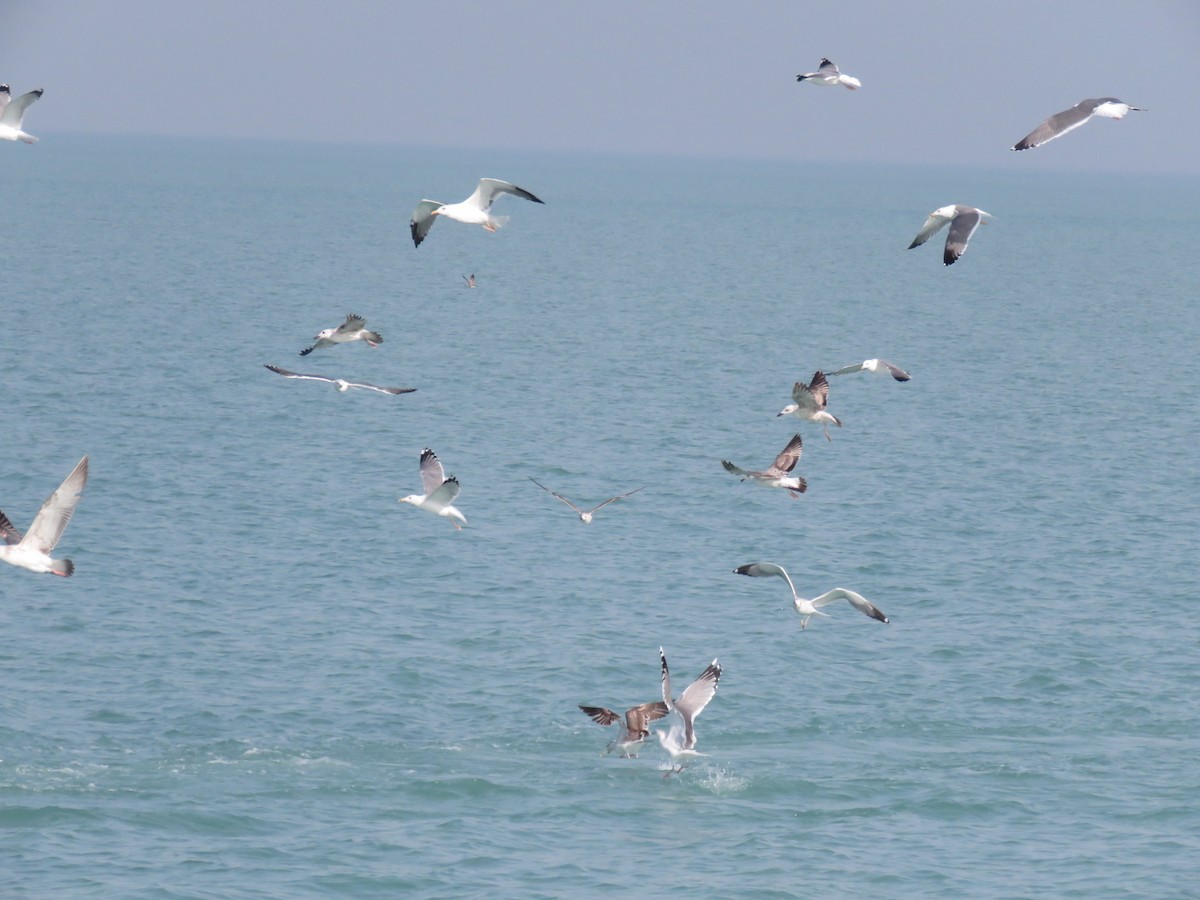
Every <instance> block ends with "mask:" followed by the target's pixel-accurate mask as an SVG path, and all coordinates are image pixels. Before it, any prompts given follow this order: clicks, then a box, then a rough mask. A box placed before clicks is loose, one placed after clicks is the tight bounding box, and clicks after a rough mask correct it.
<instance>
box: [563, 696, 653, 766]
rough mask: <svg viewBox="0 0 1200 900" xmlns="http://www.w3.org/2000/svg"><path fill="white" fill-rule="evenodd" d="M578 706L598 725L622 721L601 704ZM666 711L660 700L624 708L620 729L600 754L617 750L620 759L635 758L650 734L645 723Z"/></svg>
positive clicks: (604, 754)
mask: <svg viewBox="0 0 1200 900" xmlns="http://www.w3.org/2000/svg"><path fill="white" fill-rule="evenodd" d="M579 708H580V709H582V710H583V711H584V713H585V714H586V715H587V716H588V717H589V718H590V719H591V720H592V721H593V722H595V723H596V724H598V725H611V724H613V723H614V722H620V721H622V719H621V716H619V715H618V714H617V713H615V712H613V711H612V710H611V709H606V708H605V707H603V706H583V705H582V704H581V705H580V707H579ZM667 712H668V710H667V704H666V703H664V702H663V701H661V700H656V701H655V702H653V703H642V704H639V705H638V706H631V707H629V709H627V710H625V717H624V724H623V725H622V727H621V729H620V731H619V732H618V733H617V736H616V737H615V738H613V739H612V741H611V742H610V743H609V745H608V746H607V747H606V748H605V750H604V753H603V754H601V755H602V756H607V755H608V754H609V753H612V752H613V751H614V750H618V751H620V754H621V759H631V758H632V759H637V749H638V747H639V746H640V745H641V743H642V741H644V740H645V739H646V738H647V737H649V736H650V730H649V729H648V728H646V725H647V724H648V723H650V722H653V721H656V720H657V719H661V718H662V717H663V716H665V715H666V714H667Z"/></svg>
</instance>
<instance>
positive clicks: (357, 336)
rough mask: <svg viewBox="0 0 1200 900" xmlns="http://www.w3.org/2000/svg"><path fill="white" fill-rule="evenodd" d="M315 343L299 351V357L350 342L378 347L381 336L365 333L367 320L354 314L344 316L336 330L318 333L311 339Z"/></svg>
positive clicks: (381, 340) (331, 329)
mask: <svg viewBox="0 0 1200 900" xmlns="http://www.w3.org/2000/svg"><path fill="white" fill-rule="evenodd" d="M313 340H314V341H316V343H315V344H313V345H312V346H311V347H309V348H307V349H305V350H301V351H300V355H301V356H308V354H310V353H312V352H313V351H314V350H320V349H321V348H322V347H332V346H333V345H334V344H348V343H350V342H351V341H366V344H367V346H368V347H378V346H379V345H380V344H382V343H383V336H382V335H380V333H379V332H378V331H367V320H366V319H364V318H363V317H362V316H356V315H355V314H354V313H350V315H348V316H346V321H345V322H343V323H342V324H341V325H338V326H337V327H336V328H326V329H325V330H324V331H318V332H317V333H316V335H315V336H314V337H313Z"/></svg>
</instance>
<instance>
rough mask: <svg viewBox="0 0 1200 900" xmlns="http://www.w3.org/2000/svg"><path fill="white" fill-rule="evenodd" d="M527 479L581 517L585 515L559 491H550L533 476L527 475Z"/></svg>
mask: <svg viewBox="0 0 1200 900" xmlns="http://www.w3.org/2000/svg"><path fill="white" fill-rule="evenodd" d="M525 477H526V478H528V479H529V480H530V481H532V482H533V483H534V484H536V485H537V486H538V487H540V488H541V489H542V490H543V491H545V492H546V493H547V494H549V495H550V496H552V497H554V498H555V499H556V500H561V501H562V502H563V503H565V504H567V506H569V507H571V509H573V510H575V512H577V513H579V514H580V515H581V516H582V515H583V510H582V509H580V508H579V507H578V506H576V505H575V504H574V503H572V502H571V501H570V500H568V499H567V498H566V497H564V496H563V495H562V494H560V493H558V492H557V491H552V490H550V488H548V487H546V486H545V485H544V484H542V483H541V482H540V481H538V480H537V479H536V478H534V477H533V476H531V475H526V476H525ZM594 511H595V510H593V512H594Z"/></svg>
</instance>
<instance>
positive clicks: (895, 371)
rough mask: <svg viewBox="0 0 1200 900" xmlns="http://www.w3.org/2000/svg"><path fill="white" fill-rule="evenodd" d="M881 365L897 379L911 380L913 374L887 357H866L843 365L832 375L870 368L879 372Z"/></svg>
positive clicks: (847, 373)
mask: <svg viewBox="0 0 1200 900" xmlns="http://www.w3.org/2000/svg"><path fill="white" fill-rule="evenodd" d="M880 367H883V368H884V369H887V372H888V374H889V375H891V376H892V377H893V378H895V379H896V380H897V381H909V380H910V379H911V378H912V376H911V375H909V374H908V373H907V372H905V371H904V370H903V369H902V368H900V367H899V366H894V365H892V364H891V363H890V362H888V361H887V360H886V359H864V360H863V361H862V362H860V363H854V364H853V365H850V366H842V367H841V368H840V369H838V370H837V371H835V372H830V373H829V374H830V375H850V374H852V373H854V372H861V371H862V370H863V369H868V370H870V371H872V372H878V371H879V369H880Z"/></svg>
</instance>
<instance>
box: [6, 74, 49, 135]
mask: <svg viewBox="0 0 1200 900" xmlns="http://www.w3.org/2000/svg"><path fill="white" fill-rule="evenodd" d="M43 93H44V91H43V90H42V89H41V88H38V89H37V90H36V91H30V92H29V93H27V94H22V95H21V96H20V97H15V98H14V97H13V96H12V93H11V91H10V90H9V87H8V85H7V84H0V141H22V142H23V143H26V144H36V143H37V138H35V137H34V136H33V135H32V134H26V133H25V132H24V131H22V130H21V126H22V124H23V123H24V121H25V110H27V109H28V108H29V104H31V103H32V102H33V101H34V100H36V99H37V98H38V97H40V96H42V94H43Z"/></svg>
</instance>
